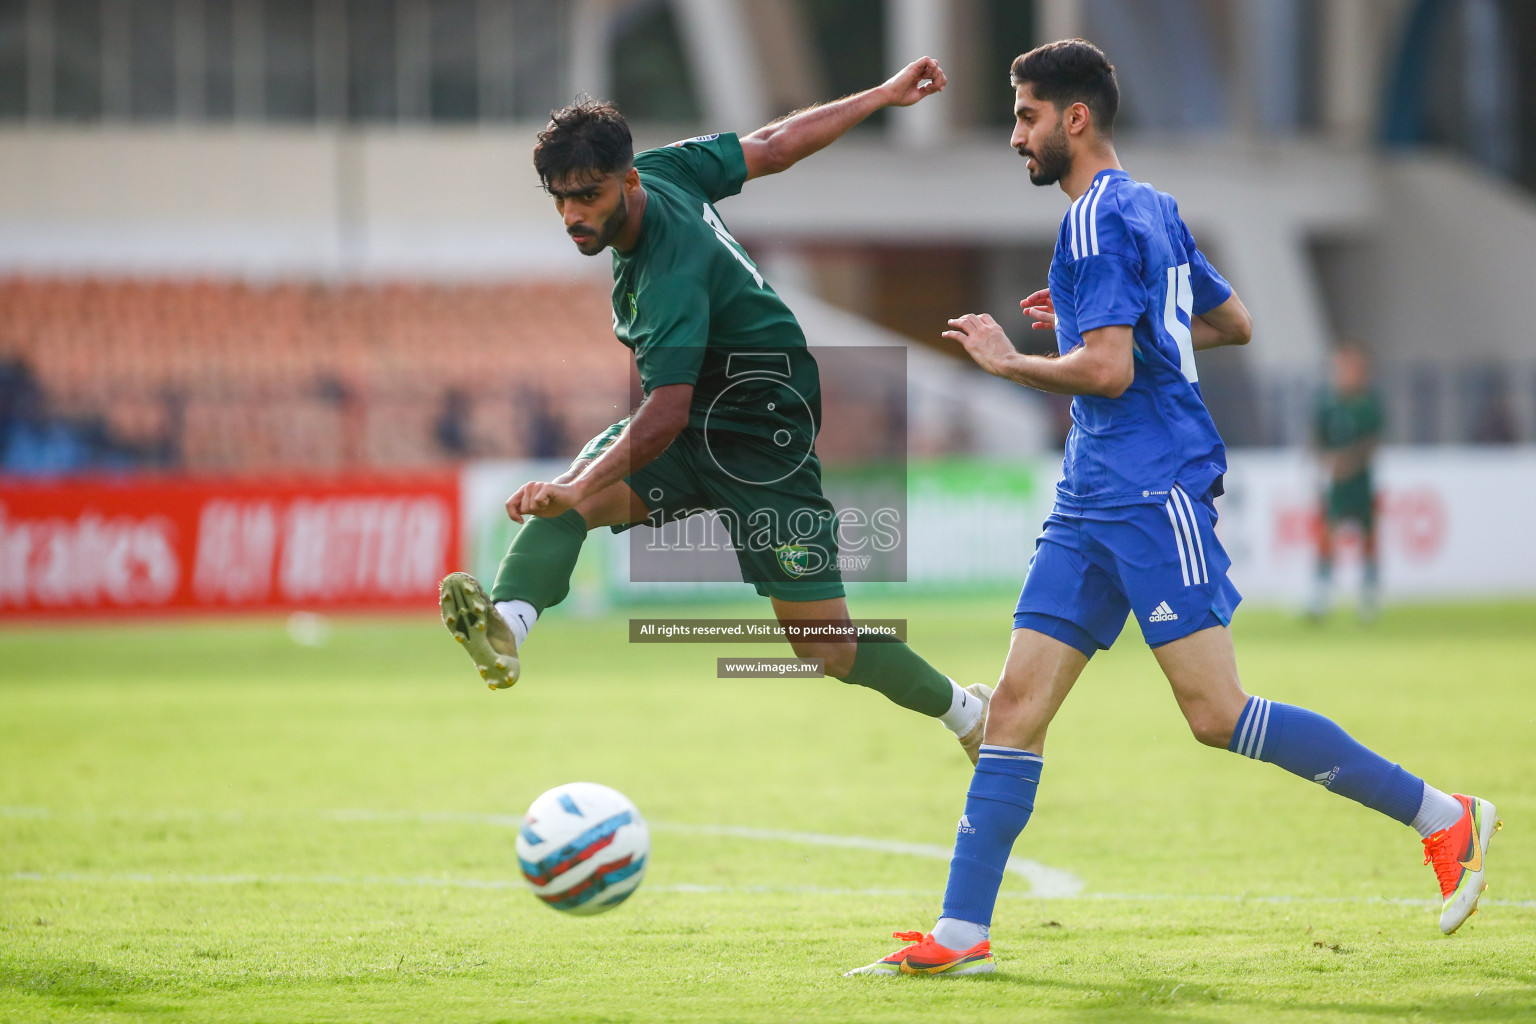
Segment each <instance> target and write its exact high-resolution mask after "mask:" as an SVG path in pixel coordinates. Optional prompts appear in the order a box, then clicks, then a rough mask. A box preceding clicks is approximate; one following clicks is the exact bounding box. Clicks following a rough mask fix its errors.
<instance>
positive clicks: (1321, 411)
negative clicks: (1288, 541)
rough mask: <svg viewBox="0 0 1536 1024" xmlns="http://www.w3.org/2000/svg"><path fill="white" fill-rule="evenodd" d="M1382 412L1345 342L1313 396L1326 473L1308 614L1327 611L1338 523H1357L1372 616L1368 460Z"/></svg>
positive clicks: (1360, 355) (1361, 361) (1376, 580)
mask: <svg viewBox="0 0 1536 1024" xmlns="http://www.w3.org/2000/svg"><path fill="white" fill-rule="evenodd" d="M1383 420H1384V417H1383V416H1382V411H1381V398H1380V397H1379V396H1378V395H1377V394H1376V392H1375V391H1373V390H1372V389H1371V386H1370V364H1369V362H1368V361H1367V359H1366V355H1365V352H1364V350H1362V349H1360V348H1357V347H1355V346H1353V345H1346V346H1344V347H1342V348H1340V349H1339V350H1338V352H1336V353H1335V354H1334V357H1333V387H1332V388H1331V389H1329V390H1327V391H1325V392H1323V393H1322V394H1321V395H1319V396H1318V400H1317V410H1316V414H1315V421H1314V425H1313V435H1314V436H1313V440H1314V443H1315V444H1316V446H1317V451H1318V454H1319V456H1320V457H1321V459H1322V462H1323V467H1324V469H1325V470H1327V473H1328V485H1327V488H1326V490H1325V491H1324V494H1323V507H1322V523H1321V524H1320V527H1319V530H1318V537H1317V582H1316V588H1317V589H1316V591H1315V592H1314V594H1313V596H1312V607H1311V614H1312V617H1313V618H1322V617H1323V616H1325V615H1327V614H1328V606H1329V603H1330V598H1331V594H1330V593H1329V591H1330V590H1331V588H1332V584H1333V551H1334V546H1335V541H1336V538H1337V534H1338V530H1339V526H1340V524H1342V523H1346V522H1353V523H1355V524H1356V525H1357V526H1358V527H1359V528H1360V548H1361V554H1362V557H1363V561H1364V566H1363V571H1364V575H1363V577H1362V580H1361V587H1360V608H1359V614H1360V617H1361V618H1363V619H1373V618H1375V616H1376V612H1377V608H1378V604H1379V597H1378V593H1379V589H1380V585H1381V580H1380V570H1379V569H1378V567H1377V557H1376V487H1375V483H1374V481H1373V480H1372V474H1371V462H1372V460H1373V459H1374V458H1375V455H1376V446H1377V443H1378V442H1379V441H1380V440H1381V428H1382V423H1383Z"/></svg>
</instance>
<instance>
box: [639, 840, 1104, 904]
mask: <svg viewBox="0 0 1536 1024" xmlns="http://www.w3.org/2000/svg"><path fill="white" fill-rule="evenodd" d="M651 828H653V829H655V830H656V831H658V832H682V833H687V834H691V835H702V836H727V837H729V838H732V839H753V840H757V841H759V842H770V843H805V844H807V845H810V846H838V847H843V848H845V849H850V850H870V851H873V852H875V853H896V854H905V855H907V856H909V857H928V858H930V859H933V860H942V861H944V862H945V863H946V864H947V863H949V858H950V855H951V854H952V853H953V852H954V850H953V848H951V847H948V846H939V845H937V844H935V843H903V842H898V841H896V840H893V839H865V838H864V837H862V836H834V835H826V834H824V833H821V832H781V831H779V830H777V829H766V828H745V827H742V826H738V825H676V824H672V823H669V822H657V823H656V824H654V825H652V826H651ZM1007 870H1009V871H1011V872H1013V873H1014V874H1016V875H1018V876H1020V877H1021V878H1024V879H1027V880H1028V881H1029V887H1030V890H1031V895H1033V896H1038V897H1041V898H1043V899H1067V898H1070V897H1073V896H1077V895H1079V894H1081V893H1082V891H1083V880H1082V879H1081V878H1078V877H1077V876H1076V875H1074V874H1072V873H1071V872H1070V871H1063V870H1062V869H1061V868H1053V867H1048V866H1046V865H1044V864H1041V863H1039V862H1038V861H1033V860H1026V859H1025V858H1023V857H1009V858H1008V864H1007Z"/></svg>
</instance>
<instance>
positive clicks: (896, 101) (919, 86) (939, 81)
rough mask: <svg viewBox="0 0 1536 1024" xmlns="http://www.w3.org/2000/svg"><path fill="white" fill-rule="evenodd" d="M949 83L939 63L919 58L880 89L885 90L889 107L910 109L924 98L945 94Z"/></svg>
mask: <svg viewBox="0 0 1536 1024" xmlns="http://www.w3.org/2000/svg"><path fill="white" fill-rule="evenodd" d="M948 81H949V79H947V78H945V77H944V69H943V68H941V67H939V62H938V61H936V60H934V59H933V58H932V57H919V58H918V59H917V60H915V61H913V62H912V63H911V64H908V65H907V66H906V67H904V68H902V69H901V70H900V71H898V72H896V74H895V75H893V76H892V77H891V79H890V81H888V82H886V83H885V84H884V85H882V86H881V87H880V88H882V89H884V90H885V94H886V104H887V105H888V106H892V107H910V106H911V105H912V104H914V103H916V102H917V101H918V100H920V99H922V98H923V97H924V96H932V95H933V94H934V93H936V92H943V91H944V85H945V83H947V82H948Z"/></svg>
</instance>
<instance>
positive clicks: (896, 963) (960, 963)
mask: <svg viewBox="0 0 1536 1024" xmlns="http://www.w3.org/2000/svg"><path fill="white" fill-rule="evenodd" d="M891 938H893V939H900V940H901V941H902V942H910V943H912V945H910V946H903V947H902V948H901V949H898V950H897V951H896V952H894V953H892V954H891V955H890V956H888V957H886V958H885V959H884V960H876V961H875V962H874V963H872V964H870V965H869V966H868V967H856V968H854V969H853V970H851V971H849V972H848V973H847V974H844V975H843V977H845V978H851V977H853V976H854V975H855V974H873V975H876V976H877V977H882V978H894V977H896V976H897V975H899V974H936V975H938V976H940V977H944V978H955V977H959V976H960V975H962V974H991V973H992V972H993V971H995V970H997V965H996V964H995V963H993V962H992V943H991V942H990V941H988V940H987V939H983V940H981V941H980V942H978V943H976V945H974V946H972V947H971V948H970V949H967V950H965V951H964V952H961V951H960V950H958V949H950V948H948V947H947V946H941V945H939V944H938V943H937V942H935V941H933V936H932V935H924V934H923V933H922V932H892V933H891Z"/></svg>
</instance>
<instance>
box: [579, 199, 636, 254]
mask: <svg viewBox="0 0 1536 1024" xmlns="http://www.w3.org/2000/svg"><path fill="white" fill-rule="evenodd" d="M628 223H629V204H628V203H627V202H625V200H624V193H623V192H622V191H621V192H620V193H619V205H618V206H616V207H615V208H614V210H613V212H612V213H610V214H609V215H608V219H607V220H605V221H603V225H602V227H600V228H598V229H597V236H596V237H595V238H593V239H592V241H590V242H585V243H583V242H577V243H576V249H577V251H578V252H580V253H581V254H582V255H583V256H596V255H597V254H598V253H600V252H602V251H603V250H604V249H606V248H608V243H610V242H612V241H613V239H614V236H615V235H617V234H618V233H619V232H620V231H623V230H624V225H625V224H628Z"/></svg>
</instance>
